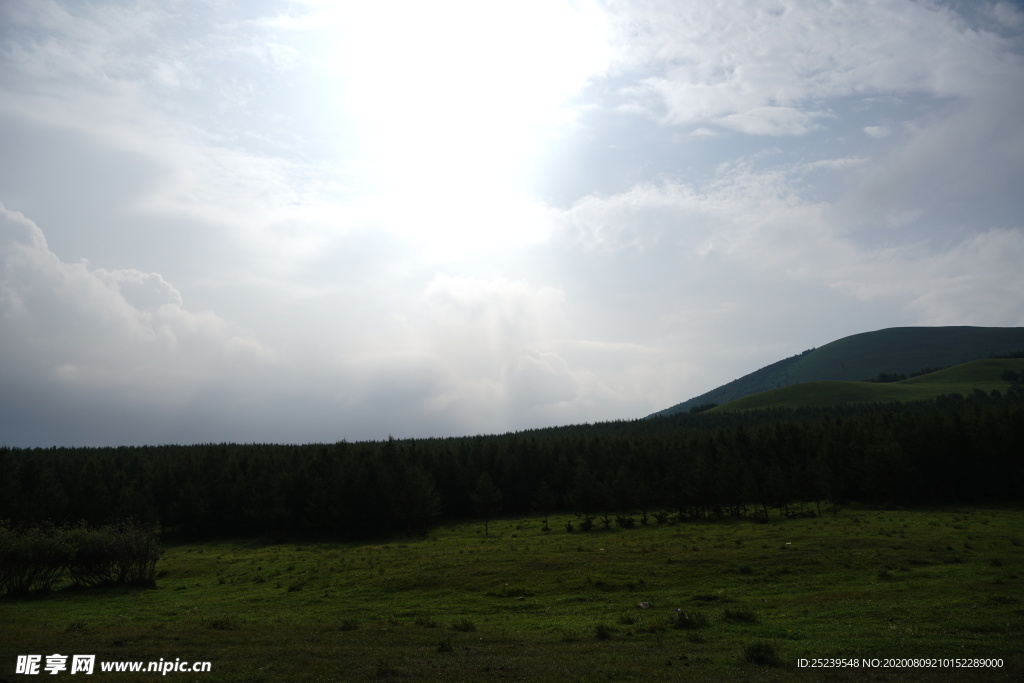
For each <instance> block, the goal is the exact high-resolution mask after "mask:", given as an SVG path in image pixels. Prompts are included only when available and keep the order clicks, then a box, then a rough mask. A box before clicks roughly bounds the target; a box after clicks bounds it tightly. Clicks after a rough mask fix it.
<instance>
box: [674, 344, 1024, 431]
mask: <svg viewBox="0 0 1024 683" xmlns="http://www.w3.org/2000/svg"><path fill="white" fill-rule="evenodd" d="M1022 348H1024V328H1022V327H962V326H961V327H893V328H890V329H885V330H876V331H874V332H864V333H861V334H855V335H852V336H849V337H843V338H842V339H837V340H836V341H833V342H831V343H828V344H825V345H824V346H820V347H818V348H816V349H814V350H808V351H807V352H805V353H803V354H801V355H799V356H793V357H791V358H787V359H784V360H781V361H778V362H776V363H773V364H772V365H769V366H766V367H764V368H761V369H760V370H757V371H755V372H752V373H750V374H748V375H745V376H743V377H741V378H739V379H737V380H734V381H732V382H729V383H727V384H724V385H722V386H720V387H718V388H716V389H713V390H711V391H709V392H707V393H705V394H702V395H700V396H697V397H694V398H691V399H690V400H688V401H684V402H682V403H679V404H677V405H674V406H672V407H671V408H668V409H666V410H663V411H659V412H658V413H655V414H656V415H659V414H660V415H667V414H671V413H675V412H685V411H688V410H689V409H690V408H693V407H695V406H698V405H703V404H707V403H717V404H719V405H724V404H726V403H729V402H731V401H735V400H738V399H741V398H744V397H746V396H751V395H753V394H757V393H760V392H764V391H770V390H772V389H778V388H780V387H787V386H790V385H794V384H802V383H806V382H820V381H844V382H856V381H859V380H864V379H870V378H874V377H877V376H878V375H879V374H880V373H902V374H904V375H911V374H913V373H915V372H918V371H920V370H922V369H924V368H935V367H939V368H946V367H951V366H954V365H960V364H963V363H968V362H970V361H974V360H978V359H982V358H989V357H990V356H992V355H993V354H996V353H1006V352H1009V351H1015V350H1019V349H1022ZM897 400H899V399H897Z"/></svg>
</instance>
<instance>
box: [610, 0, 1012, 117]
mask: <svg viewBox="0 0 1024 683" xmlns="http://www.w3.org/2000/svg"><path fill="white" fill-rule="evenodd" d="M613 12H614V13H615V14H616V19H617V22H616V26H617V28H618V31H619V34H618V35H619V40H620V41H621V43H622V44H623V46H624V47H623V50H622V51H621V53H620V60H621V61H620V62H619V63H618V64H617V65H616V66H617V68H618V69H620V70H621V71H622V72H631V71H633V72H640V73H646V74H647V75H646V77H645V78H644V79H643V80H642V81H641V82H640V84H639V85H634V86H630V87H626V88H623V89H622V90H621V93H622V94H623V95H624V96H625V97H626V98H627V100H630V101H632V102H634V104H640V105H642V106H643V107H645V108H647V109H648V110H649V111H651V112H652V113H653V114H655V115H656V116H658V118H659V119H660V120H661V121H662V122H664V123H666V124H671V125H688V124H705V125H706V124H709V123H714V124H719V125H725V126H728V127H731V128H733V129H735V130H738V131H740V132H744V133H748V134H753V135H804V134H807V133H809V132H811V131H814V130H817V129H818V127H819V124H818V122H817V121H816V119H817V118H819V117H820V116H822V113H821V112H819V111H818V108H819V107H820V102H821V101H822V100H824V99H826V98H839V97H848V96H863V95H870V94H885V93H894V92H898V93H927V94H929V95H932V96H936V97H963V96H967V95H969V94H970V93H973V92H975V88H976V83H977V81H978V79H979V78H982V79H984V78H988V77H989V75H990V69H991V66H992V64H993V63H998V62H1000V61H1001V58H1000V56H999V55H1000V53H1001V52H1002V51H1003V50H1004V45H1003V43H1002V42H1001V41H1000V40H999V39H998V38H997V37H995V36H993V35H991V34H987V33H984V32H979V31H974V30H972V29H971V28H969V27H967V26H966V25H965V23H964V22H963V21H962V20H961V18H960V17H959V16H958V15H956V14H955V13H954V12H953V11H952V10H950V9H949V8H947V7H944V6H942V5H940V4H938V3H917V2H879V3H869V4H864V3H846V2H840V3H828V4H822V3H812V2H804V1H803V0H786V1H785V2H780V3H777V4H775V5H766V4H765V3H763V2H757V1H754V0H750V1H747V2H734V3H726V4H716V5H710V4H708V3H704V2H697V1H694V2H643V3H627V4H623V5H618V6H615V7H613ZM1004 13H1005V14H1006V15H1007V16H1008V17H1009V16H1010V13H1009V12H1004ZM935 45H942V46H943V49H941V50H936V49H935V48H934V46H935Z"/></svg>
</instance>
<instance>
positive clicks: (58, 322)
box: [0, 204, 273, 412]
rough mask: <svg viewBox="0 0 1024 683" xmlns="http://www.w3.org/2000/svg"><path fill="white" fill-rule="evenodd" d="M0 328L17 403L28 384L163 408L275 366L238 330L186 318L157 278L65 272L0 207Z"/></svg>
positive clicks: (213, 319) (177, 298) (77, 268)
mask: <svg viewBox="0 0 1024 683" xmlns="http://www.w3.org/2000/svg"><path fill="white" fill-rule="evenodd" d="M0 319H2V320H3V326H2V332H0V336H2V339H3V343H2V344H0V367H3V368H5V369H6V372H5V373H4V374H5V375H6V379H7V381H8V383H9V384H8V386H9V387H10V389H11V391H12V392H14V393H15V394H17V391H18V390H19V389H23V388H24V387H25V386H26V385H30V384H34V385H37V386H39V387H46V388H47V391H52V392H56V393H58V394H59V393H61V392H64V391H69V392H71V393H72V394H76V395H79V394H80V395H82V396H85V395H86V394H89V393H95V395H97V396H108V397H109V396H116V398H115V399H114V402H115V403H116V402H118V401H133V400H139V401H143V402H146V403H149V404H151V405H153V406H163V407H164V408H166V407H168V406H173V405H180V403H181V402H182V401H183V400H185V399H187V397H188V396H189V395H191V394H192V393H194V392H195V391H196V390H197V389H198V388H199V387H201V386H203V385H206V384H207V383H216V382H218V381H220V382H231V381H233V380H235V379H237V378H238V376H239V374H238V373H239V372H242V374H244V372H245V371H249V370H252V369H254V368H256V367H260V366H264V367H270V366H272V365H273V353H272V352H271V351H270V350H269V349H267V348H266V347H264V346H263V345H262V344H260V343H259V342H258V341H257V340H255V339H253V338H252V337H250V336H249V335H247V334H246V333H245V332H244V331H243V330H241V329H239V328H237V327H236V326H234V325H232V324H230V323H228V322H227V321H225V320H223V319H221V318H220V317H219V316H217V315H216V314H214V313H211V312H193V311H190V310H188V309H187V308H185V306H184V304H183V301H182V297H181V294H180V292H178V290H177V289H175V288H174V286H173V285H171V284H170V283H168V282H167V281H166V280H164V279H163V277H162V276H161V275H160V274H159V273H144V272H141V271H139V270H135V269H124V270H105V269H90V268H89V266H88V265H87V264H85V263H65V262H63V261H61V260H60V258H59V257H58V256H57V255H56V254H54V253H53V252H52V251H51V250H50V249H49V246H48V244H47V241H46V238H45V236H44V234H43V231H42V230H41V229H40V228H39V227H38V226H37V225H36V224H35V223H33V222H32V221H31V220H29V219H28V218H26V217H25V216H23V215H22V214H20V213H18V212H16V211H11V210H9V209H7V208H6V207H4V206H3V205H2V204H0ZM243 368H244V370H243ZM44 412H45V411H44Z"/></svg>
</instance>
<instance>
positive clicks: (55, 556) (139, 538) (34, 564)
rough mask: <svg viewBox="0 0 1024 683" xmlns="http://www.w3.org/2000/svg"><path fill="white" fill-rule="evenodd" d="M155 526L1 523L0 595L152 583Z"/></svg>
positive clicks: (157, 554) (156, 547)
mask: <svg viewBox="0 0 1024 683" xmlns="http://www.w3.org/2000/svg"><path fill="white" fill-rule="evenodd" d="M160 555H161V550H160V546H159V541H158V539H157V530H156V529H155V528H153V527H152V526H149V525H146V524H140V523H138V522H136V521H135V520H125V521H121V522H118V523H115V524H104V525H101V526H90V525H89V524H87V523H85V522H82V523H79V524H75V525H60V526H58V525H54V524H52V523H49V522H39V523H25V522H22V523H11V522H9V521H5V522H0V595H24V594H26V593H28V592H29V591H47V590H50V589H51V588H52V587H53V586H54V585H55V584H57V583H59V582H62V581H65V580H70V581H71V582H72V583H73V584H74V585H77V586H81V587H93V586H114V585H132V586H147V587H148V586H153V585H155V572H156V562H157V560H158V559H159V558H160Z"/></svg>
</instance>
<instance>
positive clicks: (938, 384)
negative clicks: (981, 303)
mask: <svg viewBox="0 0 1024 683" xmlns="http://www.w3.org/2000/svg"><path fill="white" fill-rule="evenodd" d="M1006 370H1012V371H1014V372H1021V371H1024V359H1019V358H1015V359H988V360H978V361H973V362H971V363H964V364H962V365H957V366H954V367H951V368H946V369H944V370H939V371H937V372H932V373H929V374H927V375H921V376H919V377H912V378H910V379H906V380H903V381H901V382H890V383H886V384H879V383H874V382H839V381H822V382H804V383H802V384H793V385H790V386H787V387H781V388H779V389H773V390H771V391H764V392H761V393H759V394H754V395H753V396H747V397H745V398H741V399H738V400H736V401H731V402H729V403H726V404H724V405H721V406H718V407H717V408H714V409H713V410H715V411H717V412H725V411H731V410H757V409H762V408H800V407H814V406H831V405H839V404H842V403H890V402H905V401H924V400H928V399H932V398H937V397H939V396H943V395H946V394H961V395H965V396H966V395H968V394H970V393H971V392H973V391H975V390H978V391H983V392H985V393H986V394H988V393H991V392H992V391H1006V390H1007V389H1008V388H1009V387H1010V382H1008V381H1006V380H1004V379H1002V377H1001V376H1002V373H1003V372H1004V371H1006Z"/></svg>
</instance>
